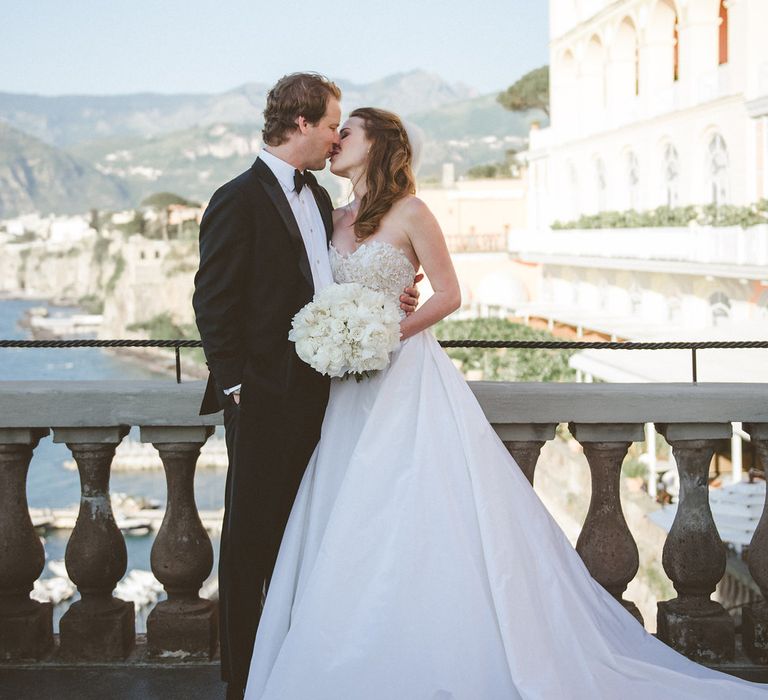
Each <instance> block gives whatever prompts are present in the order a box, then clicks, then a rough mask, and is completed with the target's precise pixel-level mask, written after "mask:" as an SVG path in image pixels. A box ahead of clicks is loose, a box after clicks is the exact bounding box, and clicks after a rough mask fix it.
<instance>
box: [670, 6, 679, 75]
mask: <svg viewBox="0 0 768 700" xmlns="http://www.w3.org/2000/svg"><path fill="white" fill-rule="evenodd" d="M679 27H680V20H679V19H678V17H677V13H675V25H674V29H673V30H672V40H673V42H674V43H673V45H672V51H673V55H672V56H673V57H672V61H673V63H674V79H675V80H679V79H680V30H679Z"/></svg>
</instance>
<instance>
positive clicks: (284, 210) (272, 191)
mask: <svg viewBox="0 0 768 700" xmlns="http://www.w3.org/2000/svg"><path fill="white" fill-rule="evenodd" d="M253 169H254V170H255V171H256V174H257V175H258V176H259V178H260V179H261V181H262V184H263V185H264V191H265V192H266V193H267V195H268V196H269V198H270V199H271V200H272V203H273V204H274V205H275V208H276V209H277V211H278V213H279V214H280V218H281V219H282V220H283V223H284V224H285V228H286V230H287V231H288V235H289V236H290V238H291V241H292V242H293V247H294V249H295V250H296V254H297V256H298V258H299V270H301V274H302V275H304V277H305V279H306V280H307V283H308V284H309V286H310V288H311V289H313V290H314V288H315V285H314V282H313V280H312V270H311V269H310V268H309V258H308V257H307V249H306V248H305V246H304V239H303V238H302V237H301V231H300V230H299V225H298V224H297V223H296V217H295V216H294V215H293V211H291V205H290V204H288V199H287V198H286V196H285V192H283V188H282V186H281V185H280V183H279V182H278V180H277V178H276V177H275V174H274V173H273V172H272V171H271V170H270V169H269V167H268V166H267V164H266V163H264V161H262V160H261V159H260V158H257V159H256V162H255V163H254V164H253ZM320 211H321V213H322V208H321V210H320ZM323 222H324V223H325V217H323ZM327 227H328V225H327V224H326V229H327Z"/></svg>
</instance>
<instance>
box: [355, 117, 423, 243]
mask: <svg viewBox="0 0 768 700" xmlns="http://www.w3.org/2000/svg"><path fill="white" fill-rule="evenodd" d="M349 116H350V117H359V118H360V119H362V120H363V129H364V131H365V135H366V136H367V138H368V140H369V141H370V142H371V148H370V150H369V151H368V164H367V166H366V169H365V175H364V177H365V184H366V192H365V194H364V195H363V198H362V199H361V200H360V208H359V209H358V212H357V218H356V219H355V237H356V238H357V239H358V240H362V239H364V238H368V236H371V235H372V234H373V233H375V232H376V230H377V229H378V228H379V224H380V223H381V220H382V218H383V217H384V215H385V214H386V213H387V212H388V211H389V210H390V209H391V208H392V205H393V204H394V203H395V202H396V201H397V200H398V199H402V198H403V197H405V196H407V195H409V194H415V193H416V179H415V178H414V176H413V169H412V162H413V148H412V146H411V142H410V141H409V140H408V133H407V132H406V130H405V127H404V126H403V122H402V121H401V120H400V117H398V116H397V115H396V114H394V113H393V112H388V111H387V110H385V109H376V108H374V107H361V108H360V109H356V110H355V111H354V112H352V113H351V114H350V115H349Z"/></svg>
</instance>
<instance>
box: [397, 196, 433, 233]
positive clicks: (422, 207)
mask: <svg viewBox="0 0 768 700" xmlns="http://www.w3.org/2000/svg"><path fill="white" fill-rule="evenodd" d="M395 207H396V208H397V216H398V218H399V219H400V221H401V222H402V224H403V228H405V230H406V231H408V232H418V231H420V230H422V229H423V228H424V226H425V225H430V226H431V225H433V223H434V222H435V216H434V214H432V211H431V210H430V208H429V207H428V206H427V204H426V202H424V200H423V199H419V198H418V197H417V196H416V195H413V194H409V195H407V196H405V197H403V198H402V199H401V200H399V201H398V202H397V204H396V205H395ZM395 207H393V209H395Z"/></svg>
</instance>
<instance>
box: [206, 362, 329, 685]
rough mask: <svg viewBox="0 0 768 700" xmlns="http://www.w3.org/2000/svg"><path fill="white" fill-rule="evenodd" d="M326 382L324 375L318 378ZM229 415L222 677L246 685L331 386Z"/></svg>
mask: <svg viewBox="0 0 768 700" xmlns="http://www.w3.org/2000/svg"><path fill="white" fill-rule="evenodd" d="M318 377H319V375H318ZM241 396H242V400H241V403H240V405H239V406H238V405H235V403H234V400H230V401H229V402H228V403H227V405H226V406H225V409H224V428H225V431H226V442H227V452H228V456H229V468H228V470H227V481H226V491H225V496H224V523H223V528H222V533H221V546H220V552H219V620H220V623H219V624H220V627H219V636H220V641H221V675H222V679H223V680H225V681H227V682H228V683H229V684H230V686H231V687H232V690H233V692H238V691H239V689H242V688H244V687H245V683H246V680H247V678H248V669H249V667H250V661H251V654H252V652H253V643H254V639H255V637H256V629H257V627H258V624H259V618H260V616H261V609H262V605H263V596H264V594H266V591H267V589H268V587H269V581H270V578H271V577H272V571H273V570H274V566H275V561H276V559H277V554H278V551H279V549H280V542H281V540H282V537H283V532H284V531H285V526H286V523H287V522H288V517H289V515H290V512H291V507H292V506H293V501H294V500H295V498H296V492H297V491H298V488H299V484H300V483H301V478H302V476H303V475H304V471H305V469H306V466H307V463H308V461H309V458H310V457H311V455H312V451H313V450H314V448H315V446H316V444H317V442H318V440H319V438H320V427H321V425H322V420H323V415H324V413H325V406H326V403H327V398H328V386H327V383H323V384H320V385H319V391H318V386H317V385H313V386H310V387H307V391H304V392H301V395H300V396H297V397H296V398H297V400H296V401H291V400H290V397H282V399H278V398H275V399H274V400H269V398H268V397H266V396H251V395H249V392H248V390H247V387H244V388H243V391H242V395H241Z"/></svg>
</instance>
